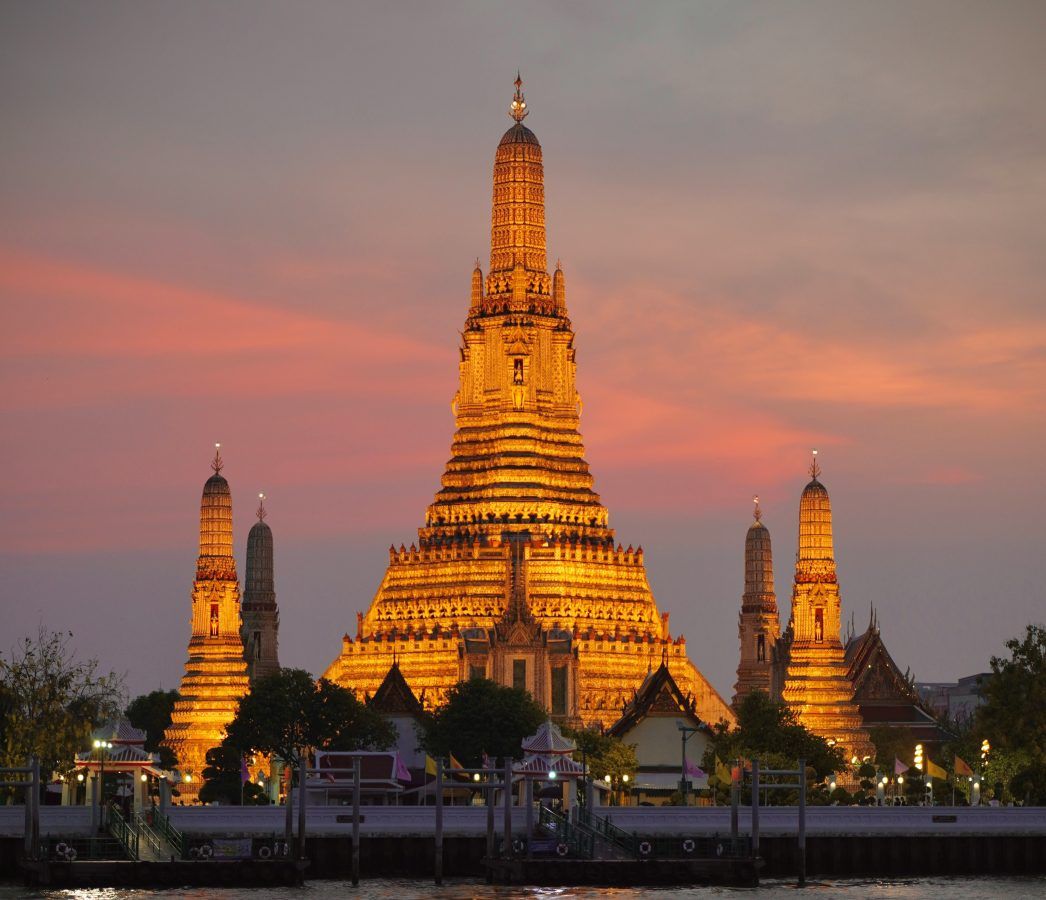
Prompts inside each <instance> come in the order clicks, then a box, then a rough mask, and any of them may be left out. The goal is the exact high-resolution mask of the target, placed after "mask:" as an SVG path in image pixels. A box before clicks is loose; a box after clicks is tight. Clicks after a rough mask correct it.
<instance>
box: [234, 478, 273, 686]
mask: <svg viewBox="0 0 1046 900" xmlns="http://www.w3.org/2000/svg"><path fill="white" fill-rule="evenodd" d="M266 514H267V513H266V511H265V495H264V494H259V495H258V521H257V522H255V523H254V525H253V526H252V527H251V530H250V533H249V534H248V535H247V566H246V569H245V570H244V577H243V604H242V605H241V608H240V610H241V615H242V618H243V624H242V626H241V628H240V637H241V638H242V640H243V655H244V658H245V659H246V660H247V674H248V676H249V677H250V680H251V684H254V682H255V681H257V680H258V679H259V678H264V677H265V676H266V675H271V674H273V673H274V672H277V671H279V668H280V656H279V630H280V611H279V609H278V608H277V606H276V584H275V581H274V580H273V566H272V529H271V528H270V527H269V525H268V523H267V522H266V521H265V516H266Z"/></svg>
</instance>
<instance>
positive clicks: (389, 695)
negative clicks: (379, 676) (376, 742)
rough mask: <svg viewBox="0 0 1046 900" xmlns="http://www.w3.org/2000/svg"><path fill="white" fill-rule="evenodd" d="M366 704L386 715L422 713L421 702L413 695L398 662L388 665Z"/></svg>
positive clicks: (417, 714) (418, 714)
mask: <svg viewBox="0 0 1046 900" xmlns="http://www.w3.org/2000/svg"><path fill="white" fill-rule="evenodd" d="M367 705H368V706H371V707H373V708H374V709H376V710H377V711H378V712H382V713H385V714H386V715H396V714H400V715H410V716H418V717H420V716H422V715H424V709H423V707H422V705H421V702H420V701H419V700H418V698H417V697H415V696H414V692H413V691H412V690H411V689H410V685H409V684H407V679H406V678H404V677H403V673H402V672H401V671H400V665H399V663H398V662H394V663H393V664H392V665H391V666H390V667H389V671H388V674H386V675H385V680H384V681H382V683H381V684H380V685H378V689H377V690H376V691H375V692H374V696H373V697H371V698H370V699H369V700H368V701H367Z"/></svg>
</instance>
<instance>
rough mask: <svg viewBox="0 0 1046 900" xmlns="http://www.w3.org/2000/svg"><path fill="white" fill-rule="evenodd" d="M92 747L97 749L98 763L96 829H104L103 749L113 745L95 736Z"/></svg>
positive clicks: (111, 747) (110, 748)
mask: <svg viewBox="0 0 1046 900" xmlns="http://www.w3.org/2000/svg"><path fill="white" fill-rule="evenodd" d="M94 749H95V750H97V751H98V756H99V765H98V796H97V798H96V799H97V803H98V830H99V831H105V798H104V796H103V795H104V794H105V751H106V750H112V749H113V745H112V742H111V741H102V740H98V739H97V738H95V741H94Z"/></svg>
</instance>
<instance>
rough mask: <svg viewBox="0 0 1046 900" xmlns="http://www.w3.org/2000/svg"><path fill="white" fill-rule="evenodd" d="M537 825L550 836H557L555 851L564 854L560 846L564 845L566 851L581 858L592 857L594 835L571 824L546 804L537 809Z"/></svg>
mask: <svg viewBox="0 0 1046 900" xmlns="http://www.w3.org/2000/svg"><path fill="white" fill-rule="evenodd" d="M538 825H540V826H541V827H542V828H544V829H545V832H546V833H547V834H549V835H550V836H552V837H554V838H557V840H558V844H557V847H556V853H557V854H558V855H560V856H565V855H566V854H565V853H561V852H560V848H561V847H563V846H565V847H566V848H567V852H568V853H573V854H574V855H575V856H579V857H581V858H583V859H592V857H593V855H594V854H595V849H596V848H595V843H596V841H595V835H594V834H593V833H592V832H590V831H588V830H586V829H582V828H578V827H577V826H576V825H574V824H572V823H571V822H570V820H569V819H567V818H565V817H564V816H561V815H559V813H557V812H555V811H554V810H551V809H549V808H548V807H547V806H542V807H541V808H540V810H539V811H538Z"/></svg>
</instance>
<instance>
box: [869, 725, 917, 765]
mask: <svg viewBox="0 0 1046 900" xmlns="http://www.w3.org/2000/svg"><path fill="white" fill-rule="evenodd" d="M868 734H869V736H870V737H871V739H872V743H873V744H874V745H875V764H876V766H878V767H879V771H880V772H893V764H894V760H896V759H899V760H901V762H906V763H911V761H912V753H913V752H914V750H915V742H914V741H913V740H912V737H911V733H910V732H909V731H908V730H907V729H904V728H894V727H891V726H889V725H876V726H875V727H873V728H871V729H870V730H869V732H868ZM873 774H874V773H873Z"/></svg>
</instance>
